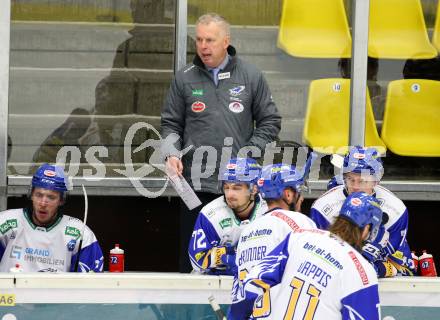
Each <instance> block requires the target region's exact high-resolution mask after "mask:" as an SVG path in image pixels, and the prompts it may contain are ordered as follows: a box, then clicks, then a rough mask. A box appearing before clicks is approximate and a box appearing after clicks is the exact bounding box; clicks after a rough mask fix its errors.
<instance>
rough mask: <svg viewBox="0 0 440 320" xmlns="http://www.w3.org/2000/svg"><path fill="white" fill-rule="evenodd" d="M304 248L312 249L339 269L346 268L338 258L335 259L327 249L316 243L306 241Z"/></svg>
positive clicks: (315, 253) (316, 254) (312, 251)
mask: <svg viewBox="0 0 440 320" xmlns="http://www.w3.org/2000/svg"><path fill="white" fill-rule="evenodd" d="M303 248H304V249H305V250H308V251H310V252H311V253H312V254H313V255H315V256H319V257H320V258H321V259H322V258H324V261H325V262H327V263H328V264H329V265H331V266H333V267H336V268H337V269H339V270H342V269H344V267H343V266H342V264H341V263H340V262H339V261H338V260H337V259H335V258H334V257H333V256H332V254H331V253H330V252H327V251H326V250H325V249H322V248H320V247H319V246H317V245H315V244H311V243H309V242H306V243H305V244H304V246H303Z"/></svg>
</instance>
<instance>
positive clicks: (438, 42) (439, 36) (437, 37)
mask: <svg viewBox="0 0 440 320" xmlns="http://www.w3.org/2000/svg"><path fill="white" fill-rule="evenodd" d="M432 44H433V45H434V46H435V47H436V48H437V50H438V52H440V2H439V3H438V4H437V15H436V16H435V26H434V33H433V34H432Z"/></svg>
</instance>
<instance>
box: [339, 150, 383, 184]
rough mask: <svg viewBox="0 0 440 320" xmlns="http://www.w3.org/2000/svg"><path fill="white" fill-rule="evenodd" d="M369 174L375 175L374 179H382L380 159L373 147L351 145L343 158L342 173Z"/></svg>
mask: <svg viewBox="0 0 440 320" xmlns="http://www.w3.org/2000/svg"><path fill="white" fill-rule="evenodd" d="M348 172H354V173H360V174H369V175H372V176H374V177H375V179H376V181H379V180H380V179H382V176H383V165H382V160H380V156H379V154H378V152H377V150H376V149H375V148H364V147H360V146H356V147H351V148H350V150H349V152H348V154H347V155H346V156H345V158H344V164H343V167H342V173H348Z"/></svg>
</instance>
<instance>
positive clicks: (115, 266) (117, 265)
mask: <svg viewBox="0 0 440 320" xmlns="http://www.w3.org/2000/svg"><path fill="white" fill-rule="evenodd" d="M108 271H110V272H124V250H122V249H121V248H119V244H115V247H114V248H113V249H111V250H110V261H109V266H108Z"/></svg>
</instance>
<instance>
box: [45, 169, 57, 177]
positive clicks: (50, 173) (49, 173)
mask: <svg viewBox="0 0 440 320" xmlns="http://www.w3.org/2000/svg"><path fill="white" fill-rule="evenodd" d="M43 174H44V175H45V176H46V177H56V176H57V173H56V172H55V171H53V170H44V172H43Z"/></svg>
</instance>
